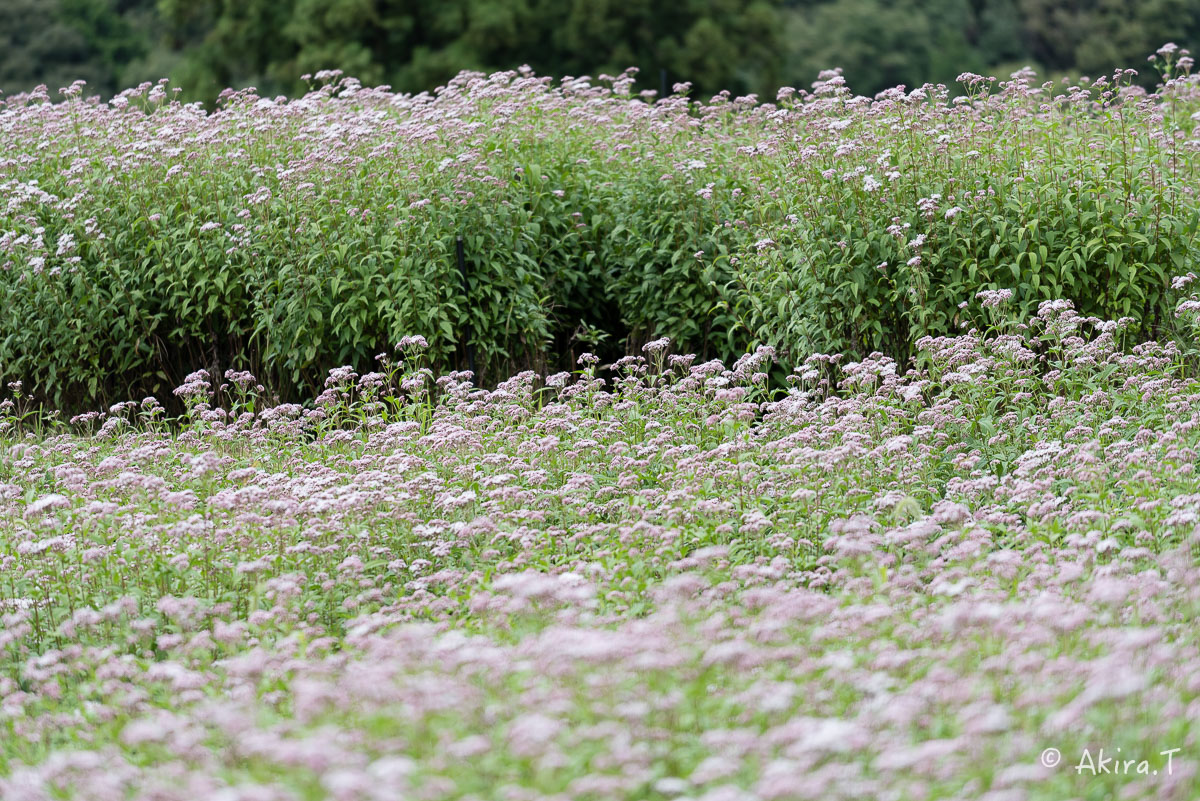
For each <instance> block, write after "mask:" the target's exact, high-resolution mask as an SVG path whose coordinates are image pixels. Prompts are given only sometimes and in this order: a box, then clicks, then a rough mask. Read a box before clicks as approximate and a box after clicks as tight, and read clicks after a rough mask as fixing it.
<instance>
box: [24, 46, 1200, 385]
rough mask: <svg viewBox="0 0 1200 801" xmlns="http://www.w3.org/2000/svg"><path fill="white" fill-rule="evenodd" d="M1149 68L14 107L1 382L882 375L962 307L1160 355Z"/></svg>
mask: <svg viewBox="0 0 1200 801" xmlns="http://www.w3.org/2000/svg"><path fill="white" fill-rule="evenodd" d="M1159 61H1160V66H1161V67H1163V68H1164V69H1165V70H1166V71H1167V74H1168V78H1169V80H1167V81H1166V83H1164V84H1163V85H1162V86H1161V87H1160V88H1159V89H1158V90H1157V91H1156V92H1155V93H1153V94H1147V93H1145V92H1144V91H1143V90H1141V89H1140V88H1138V87H1134V86H1130V85H1129V83H1128V79H1129V75H1128V74H1127V73H1123V72H1120V73H1117V74H1115V75H1114V76H1112V77H1109V78H1103V79H1098V80H1096V81H1094V82H1093V81H1084V82H1081V83H1079V84H1076V85H1070V84H1064V85H1061V86H1057V87H1055V86H1049V85H1048V86H1045V87H1039V86H1038V85H1037V84H1036V82H1035V81H1034V79H1033V78H1032V76H1031V75H1030V74H1028V73H1027V72H1022V73H1018V74H1017V75H1015V76H1014V77H1013V79H1012V80H1009V81H1004V82H1001V83H999V84H998V85H996V84H995V82H994V81H992V80H990V79H985V78H982V77H980V76H977V75H973V74H970V73H967V74H964V75H962V76H960V77H961V79H962V83H963V86H964V87H965V89H966V91H967V92H968V94H967V95H966V96H964V97H960V98H957V99H951V98H950V97H949V96H948V93H947V92H946V91H945V90H944V89H942V88H939V87H932V86H927V87H924V88H922V89H917V90H913V91H912V92H904V91H902V90H891V91H888V92H885V93H882V94H881V95H880V96H878V97H877V98H876V99H874V100H869V99H867V98H863V97H854V96H851V94H850V93H849V92H848V91H847V90H846V88H845V86H844V80H843V78H842V76H840V75H838V74H836V73H834V72H830V73H826V74H824V75H823V76H822V80H821V81H820V82H819V83H818V84H817V86H816V88H815V89H814V91H813V92H812V93H809V92H806V91H793V90H783V91H781V92H780V93H779V97H778V98H777V102H775V103H769V104H760V103H757V102H755V101H754V100H753V99H752V98H730V97H729V96H727V95H719V96H717V97H716V98H714V99H713V100H712V101H711V102H708V103H695V102H692V101H690V100H689V99H688V98H687V97H686V95H685V94H682V92H685V91H686V89H687V87H686V86H685V85H681V86H680V87H679V90H680V92H681V93H680V94H675V95H673V96H672V97H670V98H666V99H661V100H657V101H654V102H649V101H647V100H646V99H645V98H641V97H639V96H637V95H636V94H632V74H631V73H624V74H622V75H621V76H618V77H616V78H607V77H605V78H601V79H599V80H598V81H596V82H591V81H585V80H582V79H579V80H572V81H566V82H562V83H560V84H557V85H556V84H554V83H552V82H551V81H550V80H549V79H545V78H539V77H535V76H533V75H531V74H528V73H527V72H525V71H522V72H521V73H517V72H509V73H496V74H493V75H491V76H484V75H482V74H475V73H464V74H462V75H460V76H459V77H457V78H456V79H454V80H453V81H451V82H450V83H449V84H448V85H447V86H446V87H444V88H443V89H442V90H440V91H439V92H438V93H436V94H434V95H430V94H420V95H416V96H413V95H404V94H395V93H393V92H390V91H388V90H386V89H378V88H376V89H371V88H364V87H362V86H361V85H360V84H359V83H358V82H357V81H353V80H349V79H345V78H342V77H340V76H338V75H337V74H336V73H322V74H318V76H317V77H316V79H314V80H315V82H316V84H317V85H316V86H314V88H313V90H312V91H311V92H309V93H308V94H306V95H305V96H303V97H301V98H298V99H293V100H290V101H289V100H286V99H284V98H276V99H274V100H271V99H266V98H261V97H259V96H257V95H256V94H255V93H253V92H250V91H243V92H227V93H226V94H225V95H224V97H223V99H222V106H221V109H220V110H219V111H217V112H215V113H208V112H206V111H205V110H204V109H203V108H202V107H201V106H199V105H198V104H191V105H183V104H180V103H178V102H175V101H173V100H171V96H172V95H171V90H170V88H169V87H168V86H166V85H163V84H160V85H156V86H151V85H149V84H147V85H144V86H142V87H139V88H138V89H137V90H131V91H128V92H125V93H122V94H121V95H119V96H118V97H116V98H114V99H113V100H112V101H111V102H109V103H105V104H100V103H97V102H95V101H94V100H88V99H85V98H82V97H80V96H79V92H78V87H76V88H74V89H72V90H69V91H68V92H67V95H68V96H67V98H66V99H65V100H63V101H61V102H57V103H54V102H49V99H48V98H47V97H46V96H45V95H44V94H35V95H31V96H17V97H14V98H12V99H10V100H9V101H8V102H7V103H6V104H4V105H2V106H0V131H2V132H3V134H4V136H5V138H6V141H7V142H8V146H7V148H6V150H5V151H4V153H3V155H0V193H2V194H3V196H4V198H5V204H4V205H3V206H0V304H2V305H3V308H4V309H5V312H6V313H5V314H4V315H3V317H0V379H3V380H6V381H8V380H22V381H25V382H26V386H27V387H28V388H30V389H31V390H33V391H34V393H35V394H36V395H37V396H38V397H39V398H43V399H49V400H50V401H52V402H53V404H54V405H56V406H59V407H64V406H75V407H78V406H82V405H88V404H94V403H96V402H98V401H104V402H106V403H111V402H113V401H116V400H119V399H121V398H125V397H131V396H137V397H140V396H141V395H143V394H146V393H149V392H162V391H164V390H165V389H167V388H169V387H171V386H174V385H175V384H177V383H178V382H179V381H181V380H182V378H183V376H184V375H185V374H186V373H187V372H189V371H190V370H191V369H192V368H193V367H194V366H195V365H198V364H203V365H208V366H209V367H210V368H211V369H213V370H217V371H223V370H224V369H226V368H228V367H236V368H238V369H242V368H247V367H248V368H250V369H252V370H254V371H255V372H256V373H257V374H258V375H259V377H260V378H261V379H262V380H263V381H264V383H265V385H266V386H267V387H268V389H269V390H270V391H272V392H277V393H279V394H280V395H281V396H282V397H283V398H285V399H299V398H301V397H304V396H306V395H308V394H310V393H311V392H312V391H313V390H315V388H317V387H318V385H319V383H320V381H321V380H322V378H323V376H324V375H325V373H326V371H327V370H328V369H330V368H332V367H334V366H337V365H340V364H352V365H354V366H355V367H357V368H358V369H370V368H371V366H372V365H373V363H374V358H375V356H376V354H378V353H380V352H381V351H386V350H387V349H388V348H389V347H391V345H392V344H394V343H395V342H396V341H397V339H398V338H399V337H400V336H403V335H404V334H405V333H407V332H413V331H416V332H421V333H422V335H423V336H425V337H427V339H428V341H429V343H430V346H431V351H430V356H431V359H432V363H433V366H434V368H435V369H437V370H439V371H440V370H446V369H452V368H454V367H460V368H461V367H466V366H468V364H469V363H470V361H469V357H468V354H469V353H473V355H474V356H475V357H476V362H475V367H476V372H477V373H478V376H477V377H478V378H480V379H481V380H482V381H484V382H494V381H496V380H499V379H501V378H504V377H506V376H507V375H508V374H510V373H511V372H513V371H516V370H519V369H524V368H525V367H535V368H537V369H539V370H540V369H543V368H546V369H551V370H552V369H556V368H559V367H565V366H569V365H570V364H571V363H572V360H573V358H574V356H575V355H577V354H578V353H579V352H580V351H581V350H582V349H585V348H592V349H596V348H597V347H598V348H599V350H598V352H599V353H601V355H602V356H604V357H605V358H606V359H612V358H616V357H619V356H620V355H622V354H623V353H624V352H626V350H627V349H628V348H633V349H636V347H637V346H638V344H640V343H642V342H646V341H649V340H650V339H653V338H655V337H660V336H669V337H671V338H672V339H674V340H675V341H676V342H678V343H680V346H681V347H683V348H686V349H687V350H692V351H695V352H697V353H699V354H701V356H702V357H704V358H707V357H708V356H710V355H716V356H720V357H722V358H727V359H732V358H735V357H736V355H737V354H738V353H741V352H744V351H745V350H747V349H749V348H752V347H754V346H755V345H757V344H769V345H771V346H773V347H775V348H776V349H777V351H778V352H779V354H780V356H781V358H782V360H783V361H784V363H785V364H796V363H799V361H801V360H802V359H803V358H805V357H806V356H807V355H808V354H810V353H814V352H841V351H847V352H854V353H859V354H868V353H871V352H874V351H882V352H885V353H887V354H889V355H890V356H892V357H893V358H896V359H898V360H899V361H900V362H901V363H905V362H906V360H907V359H908V358H909V357H910V356H911V355H912V352H913V350H912V348H913V344H914V343H915V341H916V340H917V339H918V338H920V337H921V336H925V335H945V334H953V333H957V332H958V331H959V330H960V329H961V327H962V326H964V325H967V324H969V323H971V322H975V323H983V322H986V320H987V318H986V317H985V316H984V310H983V309H982V308H981V306H980V304H979V303H978V301H976V300H974V299H973V298H974V293H975V292H976V291H977V290H979V289H985V288H991V289H1000V288H1007V289H1012V290H1013V291H1015V293H1016V296H1015V302H1016V304H1017V306H1018V308H1019V309H1020V310H1021V311H1022V312H1023V313H1025V314H1031V313H1032V312H1033V310H1035V309H1036V308H1037V305H1038V304H1039V303H1040V302H1041V301H1043V300H1047V299H1059V298H1065V299H1069V300H1072V301H1074V302H1075V303H1076V304H1077V306H1078V308H1079V310H1080V312H1081V313H1083V314H1085V315H1095V316H1100V317H1104V318H1113V319H1117V318H1122V317H1128V318H1131V319H1132V321H1133V325H1132V326H1131V327H1130V328H1129V331H1128V336H1130V337H1133V338H1134V339H1137V338H1145V337H1148V336H1155V337H1159V338H1169V337H1171V336H1173V323H1172V320H1173V318H1172V317H1171V311H1172V310H1173V309H1174V303H1175V300H1176V293H1175V291H1174V290H1173V289H1172V288H1171V287H1170V285H1169V280H1168V279H1169V277H1170V276H1171V275H1174V274H1180V273H1182V272H1186V271H1187V270H1188V269H1191V266H1192V265H1194V263H1195V261H1196V257H1197V251H1198V248H1200V243H1198V241H1197V226H1198V219H1200V203H1198V202H1197V195H1196V193H1197V187H1198V186H1200V182H1198V180H1197V151H1198V149H1200V136H1198V135H1197V132H1196V126H1197V120H1196V119H1195V117H1196V113H1197V112H1196V109H1197V108H1200V103H1198V102H1197V95H1198V91H1197V87H1198V83H1197V79H1196V78H1195V77H1193V76H1191V75H1190V74H1189V70H1190V61H1191V59H1190V57H1188V56H1187V55H1186V54H1185V53H1184V52H1183V51H1179V50H1178V49H1173V48H1171V47H1165V48H1163V49H1162V51H1161V52H1160V54H1159ZM1049 89H1056V90H1061V91H1058V92H1057V93H1056V94H1053V95H1052V93H1051V92H1050V91H1049ZM460 236H461V237H462V238H463V251H464V255H465V271H464V272H465V276H461V275H460V273H459V270H458V266H457V263H456V243H457V238H458V237H460Z"/></svg>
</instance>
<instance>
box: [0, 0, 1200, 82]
mask: <svg viewBox="0 0 1200 801" xmlns="http://www.w3.org/2000/svg"><path fill="white" fill-rule="evenodd" d="M1167 41H1174V42H1177V43H1178V44H1180V45H1181V46H1184V47H1193V48H1194V47H1195V46H1196V45H1200V0H1139V2H1137V3H1129V2H1127V0H676V2H673V3H661V2H654V1H653V0H622V1H621V2H617V0H0V90H2V91H3V92H5V93H6V94H13V93H15V92H20V91H27V90H29V89H31V88H32V87H34V86H35V85H37V84H41V83H44V84H46V85H47V86H48V87H49V89H50V91H51V92H52V93H53V92H54V91H55V90H56V89H57V88H58V87H59V86H65V85H67V84H68V83H70V82H71V81H72V80H75V79H83V80H85V81H87V83H88V91H89V92H92V93H99V94H102V95H108V94H111V93H113V92H115V91H117V90H119V89H122V88H125V87H127V86H131V85H135V84H137V83H139V82H141V81H145V80H156V79H158V78H162V77H170V78H171V79H172V80H173V81H174V82H175V84H176V85H178V86H180V87H182V88H183V90H184V96H185V98H187V99H199V100H205V101H209V102H211V101H212V100H213V99H215V98H216V96H217V94H218V93H219V92H220V91H221V90H222V89H224V88H226V87H234V88H241V87H245V86H255V87H257V88H258V90H259V91H260V92H261V93H263V94H275V93H293V92H297V91H302V90H303V88H304V83H303V82H302V80H301V76H302V75H303V74H305V73H313V72H316V71H318V70H322V69H340V70H343V71H344V72H345V73H346V74H349V75H353V76H355V77H357V78H359V79H360V80H362V81H363V82H364V83H367V84H388V85H390V86H392V87H393V88H394V89H397V90H401V91H423V90H428V89H433V88H435V87H436V86H438V85H439V84H441V83H443V82H445V81H446V80H447V79H449V78H450V77H451V76H453V75H454V74H455V73H457V72H458V71H459V70H462V69H479V70H493V69H512V68H515V67H517V66H520V65H522V64H528V65H529V66H531V67H532V68H533V69H534V70H535V71H537V72H538V73H540V74H546V75H555V76H564V75H573V76H580V75H585V74H586V75H593V76H594V75H598V74H601V73H609V74H616V73H619V72H621V71H623V70H624V69H625V68H627V67H630V66H636V67H638V68H639V69H640V70H641V73H640V76H639V85H638V88H639V89H641V90H657V89H659V88H660V86H659V83H660V75H661V74H662V73H661V71H663V70H665V71H666V75H667V76H668V79H669V83H670V84H673V83H675V82H677V81H687V82H690V83H692V85H693V87H694V88H695V91H696V92H698V93H714V92H718V91H721V90H729V91H730V92H733V93H735V94H746V93H751V92H754V93H758V94H760V96H762V97H764V98H768V97H769V96H772V95H773V93H774V91H775V90H776V89H777V88H778V87H779V86H781V85H787V86H797V87H808V86H809V85H810V84H811V83H812V81H813V80H814V79H815V78H816V76H817V73H818V72H819V71H820V70H822V69H828V68H834V67H841V68H842V69H843V70H844V74H845V76H846V79H847V81H848V83H849V85H850V87H851V89H852V90H853V91H855V92H856V93H860V94H868V95H870V94H874V93H875V92H877V91H879V90H881V89H884V88H888V87H891V86H895V85H898V84H904V85H907V86H910V87H911V86H919V85H921V84H923V83H925V82H934V83H952V82H953V81H954V78H955V76H956V75H958V74H959V73H961V72H963V71H965V70H970V71H975V72H989V71H990V72H995V73H999V74H1006V72H1011V71H1012V70H1015V69H1017V68H1019V67H1021V66H1024V65H1026V64H1028V65H1031V66H1033V67H1034V68H1035V69H1037V70H1038V71H1039V72H1041V73H1043V74H1087V75H1092V76H1097V75H1099V74H1102V73H1106V72H1108V71H1111V70H1112V69H1114V68H1117V67H1134V68H1139V69H1141V71H1142V72H1143V73H1149V72H1151V71H1149V70H1147V69H1146V64H1145V58H1146V56H1147V55H1148V54H1149V53H1152V52H1153V51H1154V50H1155V49H1156V48H1157V47H1158V46H1159V45H1161V44H1163V43H1164V42H1167ZM1153 78H1154V76H1153V75H1152V74H1148V75H1144V79H1145V80H1147V81H1150V82H1152V81H1153Z"/></svg>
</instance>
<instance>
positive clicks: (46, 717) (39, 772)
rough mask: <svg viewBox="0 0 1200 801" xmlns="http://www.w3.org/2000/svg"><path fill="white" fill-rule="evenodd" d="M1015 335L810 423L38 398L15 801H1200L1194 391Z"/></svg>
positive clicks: (745, 386)
mask: <svg viewBox="0 0 1200 801" xmlns="http://www.w3.org/2000/svg"><path fill="white" fill-rule="evenodd" d="M1193 280H1194V276H1181V277H1180V278H1179V280H1178V281H1177V282H1176V283H1177V284H1178V285H1179V286H1180V287H1181V288H1182V289H1183V290H1184V291H1190V290H1192V289H1194V285H1189V284H1191V282H1192V281H1193ZM981 299H982V300H983V301H984V302H986V303H987V304H988V308H989V309H990V310H992V311H993V313H995V314H996V315H997V318H996V320H997V326H998V329H997V331H996V332H994V333H991V334H988V335H984V336H981V335H980V334H978V333H971V334H967V335H962V336H959V337H955V338H938V339H925V340H923V341H922V342H921V343H920V344H921V349H922V354H923V356H922V359H921V365H922V366H921V368H920V369H919V370H916V371H912V372H909V373H907V374H904V370H903V369H902V368H901V367H900V366H899V365H897V364H896V363H894V362H892V361H891V360H889V359H886V358H880V357H876V358H871V359H867V360H863V361H850V360H844V361H843V360H841V359H840V358H838V357H832V358H815V359H812V360H810V362H809V363H808V364H806V365H804V366H802V367H801V368H800V369H799V370H798V371H797V372H796V373H795V375H794V376H793V380H792V382H791V384H792V388H791V391H790V392H789V393H787V394H779V393H776V394H774V396H772V395H770V394H768V392H767V389H766V386H765V382H766V371H767V370H768V369H769V367H770V360H771V353H770V351H769V350H766V349H761V350H759V351H757V352H755V353H753V354H748V355H746V356H744V357H743V358H741V359H739V360H738V362H737V363H736V364H735V365H734V366H733V367H732V369H727V368H725V367H723V366H722V365H720V364H718V363H714V362H705V363H701V362H700V361H699V360H695V359H693V358H692V357H681V356H676V355H669V351H668V350H667V348H668V343H666V342H663V341H656V342H653V343H648V344H647V345H646V347H645V352H646V354H647V355H646V357H645V358H642V357H637V358H633V357H631V358H628V359H626V360H624V361H623V362H622V363H621V364H620V365H619V366H618V371H617V373H616V374H615V376H614V377H613V379H612V380H611V381H610V382H608V383H606V382H605V381H604V380H603V379H601V378H599V376H598V374H597V372H596V364H595V361H596V360H595V358H594V357H590V356H584V357H582V358H581V362H582V364H583V365H584V368H583V369H582V370H580V371H577V372H576V373H575V374H574V375H567V374H565V373H564V374H559V375H554V376H549V377H547V378H546V380H545V382H544V387H543V388H541V389H539V388H538V386H537V385H536V384H535V383H534V380H533V379H534V377H533V375H532V374H522V375H518V376H516V377H514V378H512V379H510V380H508V381H506V382H503V383H502V384H501V385H500V386H499V387H498V388H497V389H496V390H495V391H491V392H488V391H483V390H479V389H476V388H473V387H472V386H470V385H469V384H468V383H466V382H465V381H464V380H463V376H462V375H459V374H453V375H448V376H444V377H443V378H442V379H440V380H438V381H437V382H436V384H434V382H433V380H432V377H431V376H430V375H429V373H428V371H427V370H426V368H425V367H424V366H423V362H422V345H423V343H422V342H421V341H420V340H419V339H416V338H406V339H405V340H404V341H403V343H402V348H403V352H402V353H401V354H399V356H400V357H401V358H402V359H403V361H402V362H398V361H396V360H395V356H391V357H389V359H388V360H387V361H386V362H385V363H384V364H383V366H382V368H381V371H380V372H376V373H370V374H364V375H362V376H359V375H357V374H356V373H354V372H353V371H351V370H350V369H348V368H347V369H337V370H334V371H332V372H331V373H330V374H329V376H328V379H327V381H326V382H325V389H324V391H323V393H322V394H321V396H320V397H319V398H318V399H317V402H316V405H315V406H313V407H311V408H308V409H304V408H302V407H300V406H295V405H279V406H273V405H270V404H269V403H264V401H265V399H264V398H263V396H262V393H261V390H260V388H259V387H258V386H257V385H256V383H255V379H254V378H253V377H252V376H250V375H249V374H246V373H238V372H230V373H228V374H227V375H225V377H224V381H223V382H218V383H219V384H220V386H215V385H214V382H213V381H212V380H211V379H210V376H209V375H207V374H206V373H195V374H193V375H189V376H188V377H187V382H186V383H185V384H184V385H183V386H181V387H180V388H179V389H178V390H177V391H176V392H177V394H178V395H180V396H181V397H183V398H184V399H185V400H186V402H187V404H188V408H189V412H188V414H187V416H186V417H185V418H184V419H182V420H180V421H178V425H177V426H173V427H168V426H167V425H165V424H164V421H163V419H162V407H161V406H159V405H158V404H157V403H155V402H153V401H150V400H147V401H144V402H142V403H128V404H119V405H117V406H114V407H113V408H112V409H110V410H109V411H108V412H106V413H104V414H95V413H93V414H88V415H84V416H82V417H80V418H79V419H78V420H76V421H73V422H72V424H71V428H70V429H68V428H67V427H66V424H62V425H59V426H57V427H52V428H50V429H48V430H47V429H44V428H42V427H41V425H42V424H41V423H40V422H39V420H38V419H37V418H36V417H31V416H30V415H29V414H28V413H27V412H26V410H25V409H24V406H23V405H24V404H25V403H26V402H27V399H26V398H25V397H24V396H23V395H22V394H20V393H18V396H17V398H16V404H15V405H14V403H13V401H12V400H11V399H10V400H8V401H4V402H0V577H2V579H3V580H2V581H0V622H2V626H0V797H3V798H4V799H5V801H50V800H51V799H55V800H58V799H78V801H131V800H132V799H137V800H138V801H151V800H152V799H153V801H191V800H192V799H196V798H212V799H222V800H223V801H264V800H265V801H302V800H303V801H319V800H320V799H331V800H333V801H364V800H367V801H406V800H407V799H424V801H439V799H492V798H504V799H535V798H557V799H597V800H599V799H605V800H607V799H624V798H629V799H635V798H636V799H655V800H658V799H669V798H688V799H704V801H727V800H728V801H732V800H733V799H738V800H739V801H740V800H742V799H745V800H747V801H757V800H760V799H761V800H762V801H766V800H767V799H814V800H815V799H820V801H828V799H862V798H872V799H886V798H898V799H914V800H916V799H960V798H979V799H986V800H987V801H1007V800H1009V799H1018V798H1020V799H1030V801H1052V800H1053V801H1058V800H1059V799H1063V798H1097V799H1100V798H1123V799H1130V800H1131V801H1133V800H1136V799H1145V800H1146V801H1150V800H1151V799H1153V800H1154V801H1191V799H1195V798H1196V797H1198V795H1200V771H1198V770H1197V764H1198V763H1197V761H1196V759H1197V757H1196V754H1197V750H1196V749H1197V747H1198V746H1200V744H1198V740H1197V738H1198V736H1200V728H1198V727H1200V630H1198V629H1197V627H1196V625H1195V621H1196V618H1197V614H1198V613H1200V562H1198V561H1197V558H1196V554H1197V553H1198V552H1200V551H1198V550H1197V548H1198V538H1197V536H1198V535H1197V521H1198V519H1200V477H1198V475H1197V472H1196V461H1197V454H1198V453H1200V383H1198V382H1197V381H1196V379H1195V378H1194V377H1192V378H1189V377H1187V374H1185V373H1184V372H1183V371H1181V369H1180V364H1179V352H1178V350H1177V348H1176V347H1175V346H1174V344H1173V343H1167V344H1161V345H1160V344H1157V343H1148V344H1144V345H1140V346H1138V347H1136V348H1134V349H1133V350H1132V352H1130V351H1126V350H1124V349H1122V348H1121V347H1120V342H1121V337H1122V326H1121V325H1120V324H1118V323H1115V322H1104V321H1100V320H1086V319H1084V318H1082V317H1080V316H1079V315H1077V314H1076V313H1075V312H1073V311H1072V310H1071V309H1070V304H1069V303H1066V302H1063V301H1050V302H1046V303H1044V304H1042V305H1041V307H1040V309H1039V310H1038V313H1037V316H1036V317H1035V318H1033V319H1032V320H1028V321H1025V323H1024V324H1022V325H1019V326H1018V325H1015V324H1014V322H1013V321H1012V320H1011V319H1010V314H1011V307H1007V306H1006V293H1004V292H985V293H984V294H983V296H982V298H981ZM1180 313H1181V314H1183V315H1184V316H1185V318H1187V319H1194V318H1195V317H1196V316H1197V314H1200V301H1198V300H1196V299H1194V298H1189V299H1187V300H1185V301H1184V302H1183V303H1182V304H1181V306H1180ZM89 431H90V432H92V433H89ZM1051 749H1057V751H1053V750H1051ZM1056 754H1057V755H1058V756H1059V757H1060V758H1061V762H1056V761H1055V755H1056ZM1115 756H1116V757H1118V760H1117V762H1116V765H1117V766H1118V767H1117V770H1116V771H1115V772H1114V764H1113V758H1114V757H1115ZM1125 760H1130V762H1128V763H1126V762H1125ZM1089 764H1090V766H1091V770H1090V771H1089V770H1088V766H1089ZM1122 765H1124V767H1123V769H1122V768H1121V767H1120V766H1122Z"/></svg>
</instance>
